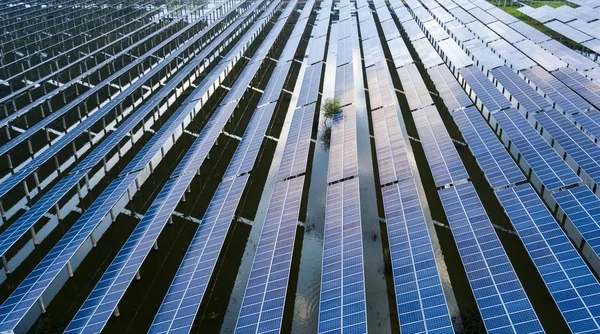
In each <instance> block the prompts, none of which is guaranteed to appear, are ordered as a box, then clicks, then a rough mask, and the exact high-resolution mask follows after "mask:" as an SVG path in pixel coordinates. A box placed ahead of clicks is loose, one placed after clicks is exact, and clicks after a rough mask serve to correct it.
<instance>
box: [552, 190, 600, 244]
mask: <svg viewBox="0 0 600 334" xmlns="http://www.w3.org/2000/svg"><path fill="white" fill-rule="evenodd" d="M552 196H553V197H554V199H555V200H556V202H557V203H558V205H559V206H560V208H561V210H562V211H563V212H564V213H565V214H566V215H567V218H569V220H570V221H571V222H572V223H573V226H575V228H576V229H577V231H579V233H580V234H581V236H582V237H583V239H584V240H585V242H586V243H587V244H588V245H589V246H590V247H591V248H592V250H593V251H594V253H596V256H600V210H599V209H598V208H600V200H598V197H596V195H594V193H593V192H591V191H590V189H589V188H588V187H586V186H578V187H574V188H570V189H565V190H562V191H559V192H556V193H554V194H552Z"/></svg>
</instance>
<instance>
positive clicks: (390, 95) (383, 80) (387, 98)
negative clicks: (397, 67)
mask: <svg viewBox="0 0 600 334" xmlns="http://www.w3.org/2000/svg"><path fill="white" fill-rule="evenodd" d="M387 71H388V68H387V65H386V64H385V63H384V62H380V63H378V64H377V65H375V66H373V67H370V68H368V69H367V71H366V72H367V83H368V87H369V103H370V106H371V109H377V108H381V107H383V106H388V105H391V104H395V103H396V99H395V98H394V91H393V90H392V87H391V86H390V82H391V80H390V79H389V77H388V75H389V74H388V72H387Z"/></svg>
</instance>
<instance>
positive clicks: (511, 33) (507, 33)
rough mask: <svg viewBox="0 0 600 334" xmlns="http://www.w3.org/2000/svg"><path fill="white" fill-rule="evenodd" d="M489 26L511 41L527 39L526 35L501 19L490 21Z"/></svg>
mask: <svg viewBox="0 0 600 334" xmlns="http://www.w3.org/2000/svg"><path fill="white" fill-rule="evenodd" d="M501 11H502V10H501ZM488 27H489V28H490V29H492V30H493V31H494V32H495V33H497V34H498V35H500V36H502V38H504V39H506V40H507V41H508V42H509V43H516V42H519V41H522V40H524V39H525V36H523V35H521V34H520V33H518V32H516V31H515V30H514V29H513V28H511V27H509V26H507V25H506V24H504V23H502V22H500V21H496V22H493V23H490V24H489V25H488Z"/></svg>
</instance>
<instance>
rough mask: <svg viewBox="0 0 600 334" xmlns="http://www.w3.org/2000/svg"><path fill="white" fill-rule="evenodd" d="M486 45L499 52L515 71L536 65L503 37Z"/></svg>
mask: <svg viewBox="0 0 600 334" xmlns="http://www.w3.org/2000/svg"><path fill="white" fill-rule="evenodd" d="M488 46H489V47H490V48H491V49H492V50H494V52H496V53H497V54H499V55H500V57H502V58H504V60H506V62H507V63H508V64H509V65H510V66H511V67H512V68H514V69H515V71H520V70H524V69H526V68H531V67H533V66H536V63H535V62H534V61H533V60H531V58H529V57H527V56H526V55H525V54H524V53H523V52H521V51H519V50H518V49H517V48H515V47H514V46H512V45H511V44H510V43H508V42H507V41H505V40H503V39H499V40H497V41H494V42H491V43H489V44H488Z"/></svg>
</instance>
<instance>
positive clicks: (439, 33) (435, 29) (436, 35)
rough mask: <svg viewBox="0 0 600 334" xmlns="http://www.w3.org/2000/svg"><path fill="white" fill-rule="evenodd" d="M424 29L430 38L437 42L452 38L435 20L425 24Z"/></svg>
mask: <svg viewBox="0 0 600 334" xmlns="http://www.w3.org/2000/svg"><path fill="white" fill-rule="evenodd" d="M423 27H424V28H425V30H426V33H427V35H428V36H429V38H430V39H433V40H434V41H436V42H439V41H443V40H445V39H447V38H450V35H448V33H447V32H446V30H444V28H442V26H441V25H440V24H439V23H438V22H437V21H435V20H431V21H427V22H425V23H423Z"/></svg>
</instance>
